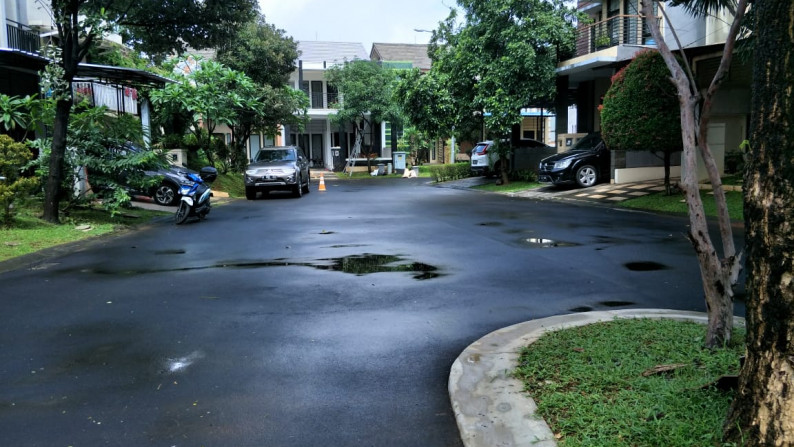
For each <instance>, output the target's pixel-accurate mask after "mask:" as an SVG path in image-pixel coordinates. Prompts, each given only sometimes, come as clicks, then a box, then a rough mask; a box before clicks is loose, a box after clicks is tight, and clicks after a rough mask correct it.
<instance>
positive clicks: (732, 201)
mask: <svg viewBox="0 0 794 447" xmlns="http://www.w3.org/2000/svg"><path fill="white" fill-rule="evenodd" d="M700 196H701V197H702V198H703V207H704V209H705V211H706V215H707V216H712V217H714V216H716V215H717V207H716V205H715V204H714V196H713V195H712V194H711V191H705V190H704V191H701V193H700ZM725 199H726V200H727V202H728V213H729V214H730V216H731V220H734V221H741V220H742V219H743V208H744V204H743V203H742V193H741V192H740V191H726V192H725ZM619 206H622V207H624V208H633V209H641V210H647V211H654V212H661V213H675V214H686V213H687V206H686V202H684V195H683V194H673V195H671V196H668V195H665V194H664V193H663V192H662V193H655V194H649V195H647V196H642V197H637V198H636V199H629V200H626V201H624V202H620V204H619Z"/></svg>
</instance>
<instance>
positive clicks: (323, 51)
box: [298, 41, 369, 64]
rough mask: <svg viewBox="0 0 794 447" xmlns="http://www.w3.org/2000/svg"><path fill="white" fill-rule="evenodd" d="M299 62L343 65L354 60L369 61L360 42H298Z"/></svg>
mask: <svg viewBox="0 0 794 447" xmlns="http://www.w3.org/2000/svg"><path fill="white" fill-rule="evenodd" d="M298 51H300V56H298V60H300V61H303V62H308V63H322V62H327V63H328V64H335V63H342V62H345V61H352V60H354V59H361V60H369V57H367V52H366V51H365V50H364V45H362V44H361V43H360V42H320V41H300V42H298Z"/></svg>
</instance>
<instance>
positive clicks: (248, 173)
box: [245, 169, 260, 177]
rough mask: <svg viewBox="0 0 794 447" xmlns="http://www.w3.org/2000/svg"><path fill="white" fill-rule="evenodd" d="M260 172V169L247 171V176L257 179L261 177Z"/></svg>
mask: <svg viewBox="0 0 794 447" xmlns="http://www.w3.org/2000/svg"><path fill="white" fill-rule="evenodd" d="M259 171H260V169H246V170H245V175H247V176H249V177H256V176H257V175H259Z"/></svg>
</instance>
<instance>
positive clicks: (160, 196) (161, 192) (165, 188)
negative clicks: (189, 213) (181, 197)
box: [153, 183, 177, 206]
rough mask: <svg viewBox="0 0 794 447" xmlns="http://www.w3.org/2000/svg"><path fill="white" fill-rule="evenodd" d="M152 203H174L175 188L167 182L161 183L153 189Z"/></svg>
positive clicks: (165, 204)
mask: <svg viewBox="0 0 794 447" xmlns="http://www.w3.org/2000/svg"><path fill="white" fill-rule="evenodd" d="M153 198H154V203H156V204H158V205H162V206H171V205H174V204H175V202H176V199H177V192H176V188H175V187H174V186H173V185H169V184H168V183H163V184H161V185H160V186H158V187H157V189H156V190H155V191H154V197H153Z"/></svg>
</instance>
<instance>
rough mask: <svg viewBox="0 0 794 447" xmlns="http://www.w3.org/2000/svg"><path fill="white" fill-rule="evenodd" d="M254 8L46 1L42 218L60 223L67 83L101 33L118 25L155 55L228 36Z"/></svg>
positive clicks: (204, 2) (184, 1) (248, 2)
mask: <svg viewBox="0 0 794 447" xmlns="http://www.w3.org/2000/svg"><path fill="white" fill-rule="evenodd" d="M257 8H258V6H257V3H256V0H223V1H221V0H173V1H169V2H163V1H157V0H137V1H134V2H133V1H128V0H107V1H102V2H95V1H91V0H51V2H50V9H51V12H52V16H53V19H54V22H55V25H56V27H57V30H58V39H57V42H58V44H57V48H56V50H57V51H54V52H53V53H52V54H50V56H52V57H53V58H54V62H53V63H52V64H50V66H49V67H48V70H47V73H46V74H45V76H44V78H45V80H44V82H43V84H44V85H45V86H49V87H51V90H52V95H53V97H54V98H55V101H56V108H55V124H54V126H53V136H52V150H51V154H50V155H51V156H50V169H49V174H48V177H47V181H46V187H45V191H44V220H46V221H48V222H53V223H57V222H59V216H58V204H59V201H60V196H61V189H60V187H61V180H62V178H63V168H64V155H65V152H66V133H67V128H68V126H69V116H70V113H71V107H72V81H73V79H74V77H75V75H76V74H77V67H78V65H79V63H80V61H82V60H83V59H84V58H85V57H86V55H87V54H88V52H89V51H90V50H91V48H93V47H94V46H95V45H96V44H97V41H98V40H99V39H101V37H102V36H103V34H104V33H106V32H110V31H111V30H115V29H120V30H121V31H122V35H123V36H125V37H126V38H127V40H128V42H130V43H131V44H132V45H133V46H134V47H135V48H136V49H138V50H140V51H144V52H146V53H147V54H149V55H150V56H152V57H153V58H156V59H158V58H162V57H164V55H166V54H169V53H171V52H173V51H177V52H180V53H181V52H184V51H185V49H186V48H187V46H188V45H190V46H192V47H193V48H206V47H211V46H213V45H214V44H215V43H217V42H218V41H223V40H226V39H228V38H229V36H230V35H231V33H232V31H233V30H234V29H236V28H237V26H239V24H241V23H245V22H248V21H250V20H251V19H252V18H253V16H254V13H255V12H256V11H257ZM219 39H220V40H219ZM45 91H47V90H45Z"/></svg>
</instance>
